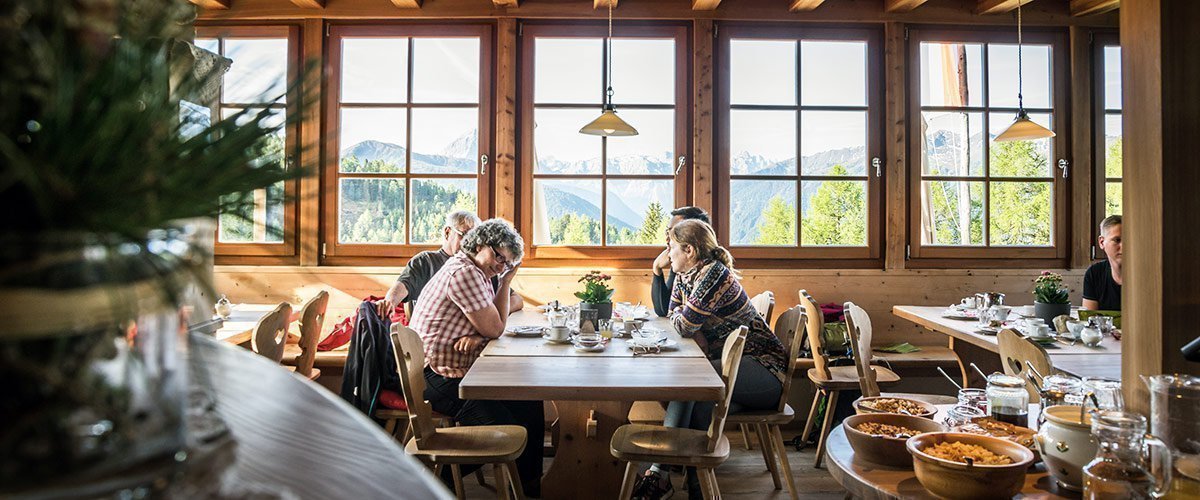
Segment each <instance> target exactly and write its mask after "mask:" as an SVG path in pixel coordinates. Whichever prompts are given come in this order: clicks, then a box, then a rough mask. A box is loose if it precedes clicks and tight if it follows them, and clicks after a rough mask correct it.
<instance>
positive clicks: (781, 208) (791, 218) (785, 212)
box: [754, 195, 796, 245]
mask: <svg viewBox="0 0 1200 500" xmlns="http://www.w3.org/2000/svg"><path fill="white" fill-rule="evenodd" d="M757 231H758V238H757V239H756V240H754V244H755V245H792V244H794V243H795V242H796V209H795V208H794V207H793V206H792V205H790V204H788V203H787V202H784V201H783V196H782V195H775V196H774V197H772V198H771V200H770V201H768V202H767V208H765V209H763V216H762V218H761V219H759V223H758V228H757Z"/></svg>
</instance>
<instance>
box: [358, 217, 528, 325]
mask: <svg viewBox="0 0 1200 500" xmlns="http://www.w3.org/2000/svg"><path fill="white" fill-rule="evenodd" d="M476 224H479V217H478V216H476V215H475V214H473V213H471V212H468V211H465V210H459V211H456V212H450V213H449V214H447V215H446V225H445V226H443V227H442V247H441V248H439V249H437V250H426V251H424V252H421V253H419V254H416V255H414V256H413V257H412V258H411V259H409V260H408V265H406V266H404V270H403V271H401V272H400V276H399V277H397V278H396V282H395V283H393V284H392V287H391V288H389V289H388V291H387V294H386V295H385V296H384V298H383V300H381V301H378V302H376V303H375V307H376V308H378V311H379V315H380V316H381V317H387V316H388V315H389V314H390V312H391V311H393V310H395V309H396V308H397V307H399V306H400V304H402V303H405V302H408V303H409V304H410V306H411V307H410V310H415V308H416V303H417V299H419V298H420V297H421V290H422V289H424V288H425V285H426V284H427V283H429V280H430V279H431V278H433V275H434V274H437V272H438V270H439V269H441V268H442V266H443V265H445V264H446V261H447V260H449V259H450V257H451V256H453V255H454V254H456V253H458V250H459V248H460V247H461V246H462V240H463V236H464V235H466V234H467V231H470V230H471V229H472V228H474V227H475V225H476ZM492 289H493V290H499V289H500V281H499V280H498V279H497V278H496V277H492ZM524 306H525V301H524V300H523V299H522V298H521V295H520V294H518V293H517V292H516V290H511V289H510V290H509V299H508V311H507V312H508V314H512V313H514V312H516V311H520V310H521V308H522V307H524Z"/></svg>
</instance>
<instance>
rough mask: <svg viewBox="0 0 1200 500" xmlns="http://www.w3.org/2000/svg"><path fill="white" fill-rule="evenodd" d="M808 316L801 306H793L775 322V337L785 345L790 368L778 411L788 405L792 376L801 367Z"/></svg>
mask: <svg viewBox="0 0 1200 500" xmlns="http://www.w3.org/2000/svg"><path fill="white" fill-rule="evenodd" d="M806 316H807V315H806V314H804V308H803V307H801V306H792V308H791V309H788V310H786V311H784V312H783V314H780V315H779V319H776V320H775V336H776V337H779V342H780V343H782V344H783V352H784V354H786V355H787V360H788V367H787V376H785V377H784V378H783V392H782V393H780V395H779V407H778V408H776V411H779V412H782V411H783V408H784V406H786V405H787V400H788V390H790V389H791V387H792V375H793V374H794V373H795V372H796V367H797V366H799V365H800V359H799V358H800V346H801V345H803V344H804V341H803V337H802V335H803V332H804V328H805V323H806V321H807V320H806Z"/></svg>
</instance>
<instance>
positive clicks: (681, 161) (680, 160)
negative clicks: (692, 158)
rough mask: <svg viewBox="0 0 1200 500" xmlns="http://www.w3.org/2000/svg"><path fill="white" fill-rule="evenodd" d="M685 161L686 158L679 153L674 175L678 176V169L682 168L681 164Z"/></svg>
mask: <svg viewBox="0 0 1200 500" xmlns="http://www.w3.org/2000/svg"><path fill="white" fill-rule="evenodd" d="M685 163H687V158H684V157H683V156H682V155H681V156H680V157H679V161H678V166H677V167H675V176H676V177H678V176H679V171H680V170H683V165H684V164H685Z"/></svg>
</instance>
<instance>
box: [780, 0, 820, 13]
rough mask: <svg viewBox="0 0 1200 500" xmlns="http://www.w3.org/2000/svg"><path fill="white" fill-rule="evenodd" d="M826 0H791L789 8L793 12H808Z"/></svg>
mask: <svg viewBox="0 0 1200 500" xmlns="http://www.w3.org/2000/svg"><path fill="white" fill-rule="evenodd" d="M822 3H825V0H791V5H790V6H788V10H790V11H792V12H808V11H810V10H813V9H816V8H817V7H820V6H821V4H822Z"/></svg>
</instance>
